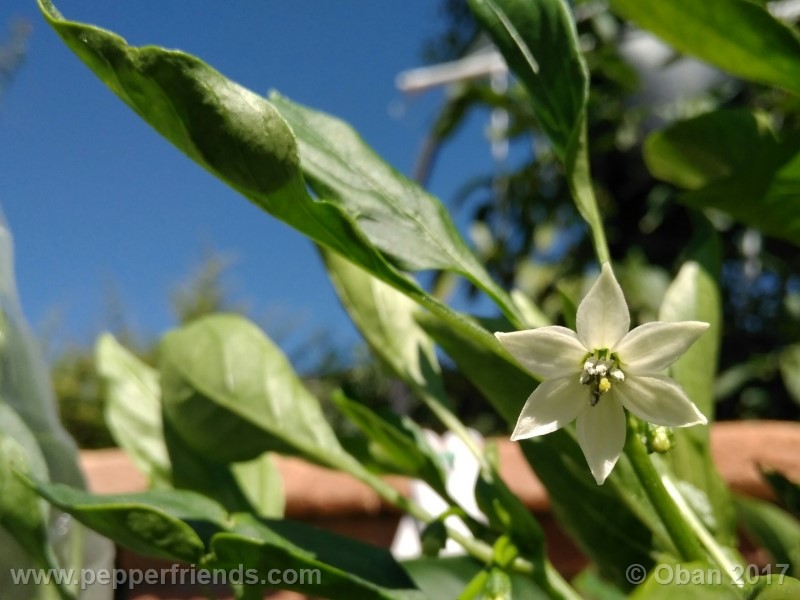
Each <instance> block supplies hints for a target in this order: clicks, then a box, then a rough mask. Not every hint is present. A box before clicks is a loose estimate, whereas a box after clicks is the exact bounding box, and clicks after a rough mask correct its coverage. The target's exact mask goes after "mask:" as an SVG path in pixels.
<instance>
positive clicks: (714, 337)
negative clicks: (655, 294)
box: [659, 230, 736, 546]
mask: <svg viewBox="0 0 800 600" xmlns="http://www.w3.org/2000/svg"><path fill="white" fill-rule="evenodd" d="M700 233H701V236H702V238H703V239H704V240H706V243H707V244H711V245H713V244H714V243H715V241H714V240H715V238H714V234H713V232H710V231H703V230H700ZM717 252H718V248H716V247H713V248H703V247H700V248H698V249H697V250H696V251H695V252H694V254H695V255H696V256H698V258H700V259H701V260H703V263H699V262H692V261H688V262H685V263H684V264H683V266H682V267H681V269H680V271H679V272H678V275H677V277H676V278H675V280H674V281H673V282H672V284H671V285H670V286H669V288H668V289H667V292H666V294H665V296H664V301H663V303H662V305H661V309H660V313H659V318H660V319H661V320H663V321H704V322H706V323H709V324H710V327H709V329H708V330H707V331H706V332H705V333H704V334H703V335H702V336H700V339H698V340H697V341H696V342H695V343H694V344H693V345H692V346H691V347H690V348H689V350H688V351H687V352H686V353H685V354H684V355H683V356H682V357H681V358H680V359H679V360H678V361H677V362H676V363H675V364H674V365H673V366H672V367H671V368H670V376H671V377H672V378H673V379H674V380H675V381H677V382H678V383H679V384H680V385H681V386H682V387H683V389H684V390H685V391H686V393H687V394H688V396H689V398H690V399H691V400H692V401H693V402H694V403H695V404H696V405H697V407H698V408H699V409H700V411H701V412H702V413H703V414H704V415H706V417H707V418H708V420H709V422H711V421H712V420H713V417H714V381H715V377H716V370H717V358H718V354H719V344H720V324H721V322H722V308H721V300H720V296H719V289H718V288H717V284H716V279H715V277H714V273H717V272H718V264H719V256H718V254H717ZM674 436H675V442H676V443H675V447H674V448H673V449H672V450H671V451H670V452H669V453H668V454H666V455H663V456H661V459H662V460H663V461H665V462H666V463H668V464H669V465H670V466H671V467H672V470H673V472H674V473H675V474H676V476H677V477H678V478H679V479H681V480H682V481H684V482H686V483H687V484H689V485H690V486H691V487H692V488H694V490H696V491H699V492H700V493H702V494H703V495H704V496H705V499H706V502H705V503H704V504H708V505H710V507H711V509H712V514H711V515H709V514H708V511H707V510H706V511H704V512H705V516H706V517H707V518H706V523H705V524H706V525H707V526H708V527H709V528H710V529H711V531H712V533H713V534H714V535H715V537H716V538H717V539H718V540H719V541H720V542H721V543H723V544H725V545H727V546H735V544H736V523H735V516H734V509H733V504H732V501H731V497H730V492H729V491H728V488H727V486H726V484H725V482H724V481H723V479H722V477H721V476H720V475H719V473H718V471H717V470H716V467H715V465H714V461H713V459H712V457H711V450H710V442H709V428H708V427H700V426H697V427H687V428H679V429H676V430H675V431H674ZM684 489H688V488H684ZM691 497H692V496H691V495H689V496H688V497H687V501H690V500H691ZM700 514H702V513H700ZM708 517H713V522H709V519H708Z"/></svg>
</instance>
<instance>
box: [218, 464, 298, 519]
mask: <svg viewBox="0 0 800 600" xmlns="http://www.w3.org/2000/svg"><path fill="white" fill-rule="evenodd" d="M230 468H231V471H232V472H233V476H234V477H235V478H236V481H237V482H238V484H239V486H240V487H241V489H242V492H243V493H244V495H245V496H246V497H247V499H248V500H249V501H250V504H251V506H252V507H253V510H254V512H255V513H256V514H258V515H260V516H262V517H275V518H277V517H282V516H283V513H284V509H285V508H286V496H285V494H284V488H283V475H282V474H281V471H280V469H278V465H276V464H275V460H274V456H273V454H271V453H269V452H267V453H265V454H262V455H261V456H259V457H258V458H255V459H253V460H249V461H247V462H243V463H233V464H232V465H230Z"/></svg>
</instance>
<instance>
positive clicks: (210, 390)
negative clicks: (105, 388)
mask: <svg viewBox="0 0 800 600" xmlns="http://www.w3.org/2000/svg"><path fill="white" fill-rule="evenodd" d="M160 366H161V387H162V397H163V402H164V409H165V411H166V414H167V415H168V417H169V420H170V423H171V424H172V426H173V427H174V428H175V430H176V431H177V432H178V433H179V435H180V436H181V438H183V440H185V442H186V443H187V444H188V445H189V446H191V447H192V448H194V449H195V450H196V451H197V452H200V453H205V454H206V455H207V456H214V457H215V458H216V459H217V460H220V461H222V462H240V461H245V460H250V459H253V458H255V457H256V456H258V455H260V454H262V453H263V452H266V451H276V452H279V453H289V454H295V455H298V456H302V457H303V458H306V459H308V460H311V461H313V462H316V463H318V464H322V465H326V466H331V467H337V466H339V467H346V466H352V463H353V462H354V461H353V459H352V458H351V457H350V456H349V455H348V454H347V453H346V452H345V451H344V450H343V449H342V447H341V446H340V444H339V441H338V440H337V439H336V435H335V434H334V433H333V430H332V429H331V427H330V425H329V424H328V422H327V420H326V419H325V416H324V415H323V413H322V409H321V407H320V405H319V402H318V401H317V399H316V398H315V397H314V396H312V395H311V393H310V392H309V391H308V390H307V389H306V388H305V386H304V385H303V383H302V382H301V381H300V379H299V377H298V376H297V374H296V373H295V372H294V370H293V369H292V366H291V365H290V364H289V361H288V360H287V359H286V357H285V356H284V355H283V353H282V352H281V351H280V349H279V348H278V347H277V346H276V345H275V344H273V343H272V342H271V341H270V340H269V339H268V338H267V337H266V336H265V335H264V334H263V332H262V331H261V330H260V329H258V327H256V326H255V325H253V324H252V323H250V322H249V321H248V320H247V319H245V318H244V317H242V316H239V315H226V314H219V315H211V316H208V317H204V318H202V319H198V320H196V321H194V322H192V323H190V324H189V325H186V326H184V327H182V328H180V329H176V330H173V331H171V332H169V333H167V335H166V336H164V338H163V340H162V342H161V347H160Z"/></svg>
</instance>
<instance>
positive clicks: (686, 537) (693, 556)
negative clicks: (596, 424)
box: [625, 417, 706, 562]
mask: <svg viewBox="0 0 800 600" xmlns="http://www.w3.org/2000/svg"><path fill="white" fill-rule="evenodd" d="M625 454H626V455H627V457H628V459H629V460H630V462H631V465H632V466H633V470H634V471H635V472H636V476H637V478H638V479H639V482H640V483H641V484H642V487H643V488H644V490H645V493H646V494H647V497H648V498H649V499H650V502H651V503H652V505H653V507H654V508H655V510H656V513H658V516H659V517H660V518H661V522H662V523H664V527H665V529H666V530H667V533H668V534H669V536H670V538H671V540H672V543H673V544H674V545H675V549H676V550H677V551H678V554H679V555H680V558H681V560H684V561H687V562H689V561H695V560H705V558H706V556H705V553H704V552H703V548H702V547H701V546H700V542H698V540H697V537H696V536H695V533H694V532H693V531H692V529H691V527H690V526H689V525H688V524H687V522H686V518H685V517H684V515H683V513H682V512H681V510H680V508H679V507H678V506H677V505H676V504H675V502H674V501H673V499H672V497H671V496H670V495H669V493H668V492H667V490H666V488H665V487H664V483H663V482H662V481H661V477H660V476H659V475H658V472H657V471H656V469H655V467H654V466H653V463H652V461H651V460H650V457H649V456H648V455H647V450H646V449H645V447H644V444H642V442H641V440H640V439H639V434H638V433H637V431H636V426H635V424H634V422H633V417H628V432H627V438H626V440H625Z"/></svg>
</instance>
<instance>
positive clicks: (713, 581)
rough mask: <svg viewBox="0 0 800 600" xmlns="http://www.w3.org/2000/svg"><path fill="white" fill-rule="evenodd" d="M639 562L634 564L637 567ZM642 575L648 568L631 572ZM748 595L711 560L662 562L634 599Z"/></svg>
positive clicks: (734, 599)
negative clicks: (712, 564) (713, 565)
mask: <svg viewBox="0 0 800 600" xmlns="http://www.w3.org/2000/svg"><path fill="white" fill-rule="evenodd" d="M635 566H637V565H634V567H635ZM630 573H631V575H635V576H638V575H639V574H640V573H641V574H644V571H631V572H630ZM743 596H744V594H743V592H742V591H741V590H740V589H739V588H736V587H735V586H734V585H733V584H732V583H731V582H730V581H729V580H728V579H727V577H726V575H725V574H724V573H722V571H721V569H719V568H718V567H712V566H711V565H710V564H708V563H701V562H690V563H660V564H658V565H655V566H654V567H653V568H652V569H650V571H649V574H648V577H647V579H646V580H645V581H644V583H643V584H642V585H640V586H638V587H637V588H636V591H635V592H634V593H633V594H631V596H630V599H631V600H672V599H673V598H676V597H679V598H681V599H684V598H685V599H686V600H706V598H709V599H711V600H741V599H742V598H743Z"/></svg>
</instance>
